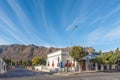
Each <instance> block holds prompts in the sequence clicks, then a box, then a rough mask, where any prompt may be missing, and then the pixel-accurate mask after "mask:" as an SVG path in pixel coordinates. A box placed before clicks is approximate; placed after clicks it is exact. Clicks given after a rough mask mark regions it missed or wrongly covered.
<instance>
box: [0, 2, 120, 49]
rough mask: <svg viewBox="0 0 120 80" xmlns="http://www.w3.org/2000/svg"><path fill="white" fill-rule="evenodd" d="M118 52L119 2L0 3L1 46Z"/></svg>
mask: <svg viewBox="0 0 120 80" xmlns="http://www.w3.org/2000/svg"><path fill="white" fill-rule="evenodd" d="M75 25H78V27H77V28H75V29H74V31H73V33H72V45H81V46H84V47H90V46H92V47H94V48H95V49H96V50H102V51H109V50H114V49H115V48H117V47H118V48H120V0H0V45H4V44H5V45H6V44H25V45H28V44H35V45H37V46H46V47H51V46H52V47H67V46H70V45H71V43H70V33H71V30H72V29H73V27H74V26H75Z"/></svg>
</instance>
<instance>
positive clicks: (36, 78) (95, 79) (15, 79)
mask: <svg viewBox="0 0 120 80" xmlns="http://www.w3.org/2000/svg"><path fill="white" fill-rule="evenodd" d="M0 80H120V72H114V73H85V74H78V75H62V76H60V75H52V74H49V73H45V72H34V71H29V70H26V69H24V68H15V69H13V70H10V71H8V72H7V73H5V74H3V75H0Z"/></svg>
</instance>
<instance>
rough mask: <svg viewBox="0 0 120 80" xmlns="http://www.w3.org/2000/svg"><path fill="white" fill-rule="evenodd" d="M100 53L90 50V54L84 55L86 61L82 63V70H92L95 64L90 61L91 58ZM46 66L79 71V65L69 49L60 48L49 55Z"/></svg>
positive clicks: (52, 68)
mask: <svg viewBox="0 0 120 80" xmlns="http://www.w3.org/2000/svg"><path fill="white" fill-rule="evenodd" d="M98 55H99V54H98V53H96V52H89V54H88V55H87V56H86V57H84V62H83V64H82V71H87V70H91V69H92V68H93V67H94V65H93V64H92V63H90V59H92V58H95V57H97V56H98ZM46 66H47V67H48V68H49V69H51V70H55V69H60V68H64V69H65V68H66V67H67V69H71V70H76V71H78V69H79V66H78V64H77V62H75V61H74V60H73V59H72V58H71V57H70V55H69V52H68V51H63V50H59V51H56V52H53V53H49V54H48V55H47V64H46Z"/></svg>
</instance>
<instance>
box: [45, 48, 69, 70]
mask: <svg viewBox="0 0 120 80" xmlns="http://www.w3.org/2000/svg"><path fill="white" fill-rule="evenodd" d="M58 57H59V60H58ZM68 58H69V53H68V52H67V51H62V50H59V51H56V52H53V53H50V54H48V55H47V64H46V65H47V67H48V68H49V69H55V68H59V67H58V66H57V65H58V61H59V63H60V62H61V61H62V62H63V66H64V64H65V63H66V60H67V59H68ZM48 62H49V66H48ZM53 62H54V67H53V66H52V63H53Z"/></svg>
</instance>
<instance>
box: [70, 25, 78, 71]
mask: <svg viewBox="0 0 120 80" xmlns="http://www.w3.org/2000/svg"><path fill="white" fill-rule="evenodd" d="M77 27H78V25H76V26H74V27H73V28H72V30H71V33H70V40H71V48H70V52H71V51H72V48H73V47H72V33H73V31H74V30H75V29H76V28H77ZM70 62H71V63H72V58H71V57H70ZM72 64H74V62H73V63H72ZM74 66H75V64H74ZM74 66H72V67H73V68H74ZM72 67H71V71H72ZM74 70H75V69H73V71H74Z"/></svg>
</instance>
